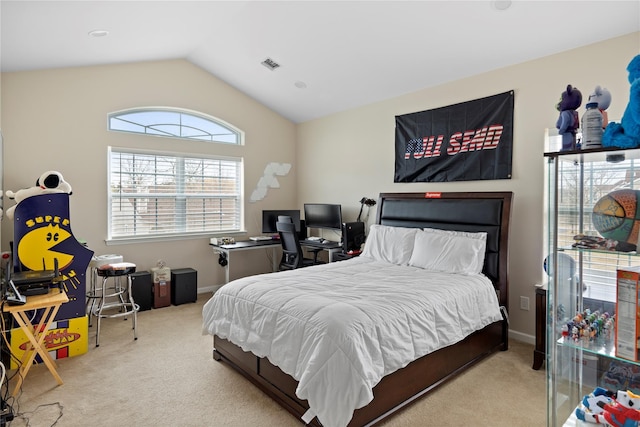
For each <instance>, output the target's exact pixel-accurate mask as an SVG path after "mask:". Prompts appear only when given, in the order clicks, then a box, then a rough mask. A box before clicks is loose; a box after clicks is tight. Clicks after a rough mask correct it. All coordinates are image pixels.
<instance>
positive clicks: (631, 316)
mask: <svg viewBox="0 0 640 427" xmlns="http://www.w3.org/2000/svg"><path fill="white" fill-rule="evenodd" d="M549 138H552V137H548V139H547V143H549ZM553 145H554V143H553V141H552V144H551V145H549V144H548V145H547V147H550V146H553ZM555 146H556V147H557V142H556V143H555ZM544 158H545V161H546V168H547V170H546V185H547V188H546V204H547V205H546V206H545V213H546V218H545V221H546V224H545V229H546V233H545V248H546V254H545V256H544V271H545V274H546V276H547V279H548V292H547V307H548V313H547V334H546V335H547V337H546V338H547V349H548V352H547V398H548V401H547V420H548V421H547V425H548V426H589V425H594V424H592V423H586V422H583V421H581V420H580V419H579V418H580V417H579V416H578V415H576V409H578V410H584V411H586V413H589V411H590V410H591V409H593V408H590V407H585V406H584V405H583V404H582V401H583V398H584V397H585V396H587V395H589V394H591V393H593V392H594V390H595V389H596V387H601V388H604V389H606V390H610V391H613V392H617V391H618V390H625V391H626V390H630V391H632V392H634V393H640V361H638V360H639V356H638V351H637V345H638V344H637V343H638V339H639V337H640V331H638V329H640V328H639V327H638V324H637V322H636V319H637V317H638V315H637V313H638V309H640V308H638V307H636V306H637V305H638V293H637V292H638V286H640V285H638V283H640V281H639V280H636V275H640V267H639V266H640V256H638V254H637V251H636V247H637V244H638V231H639V230H640V200H639V199H640V149H633V150H618V149H613V150H607V149H603V148H595V149H586V150H577V151H570V152H557V151H550V152H546V153H545V154H544Z"/></svg>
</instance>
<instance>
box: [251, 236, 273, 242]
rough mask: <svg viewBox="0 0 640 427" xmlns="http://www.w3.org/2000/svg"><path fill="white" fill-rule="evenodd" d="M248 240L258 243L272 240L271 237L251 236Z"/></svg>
mask: <svg viewBox="0 0 640 427" xmlns="http://www.w3.org/2000/svg"><path fill="white" fill-rule="evenodd" d="M249 240H253V241H254V242H260V241H262V240H273V239H272V238H271V236H252V237H249Z"/></svg>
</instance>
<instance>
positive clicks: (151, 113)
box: [109, 108, 243, 145]
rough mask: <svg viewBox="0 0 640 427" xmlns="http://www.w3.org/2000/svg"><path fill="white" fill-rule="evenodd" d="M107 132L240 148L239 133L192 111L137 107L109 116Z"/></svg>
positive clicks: (240, 139)
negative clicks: (137, 134) (206, 142)
mask: <svg viewBox="0 0 640 427" xmlns="http://www.w3.org/2000/svg"><path fill="white" fill-rule="evenodd" d="M109 130H113V131H121V132H133V133H144V134H147V135H156V136H166V137H171V138H182V139H194V140H197V141H208V142H218V143H223V144H238V145H241V144H242V143H243V141H242V132H240V131H239V130H238V129H235V128H234V127H233V126H231V125H230V124H228V123H225V122H223V121H222V120H219V119H215V118H213V117H210V116H207V115H204V114H200V113H196V112H194V111H187V110H180V109H175V108H136V109H131V110H125V111H117V112H115V113H111V114H109Z"/></svg>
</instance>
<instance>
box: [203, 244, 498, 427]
mask: <svg viewBox="0 0 640 427" xmlns="http://www.w3.org/2000/svg"><path fill="white" fill-rule="evenodd" d="M501 318H502V317H501V315H500V310H499V306H498V300H497V298H496V294H495V292H494V290H493V286H492V285H491V282H490V281H489V280H488V279H487V278H486V277H485V276H483V275H471V276H466V275H459V274H445V273H436V272H430V271H427V270H423V269H420V268H415V267H406V266H398V265H394V264H388V263H384V262H379V261H374V260H372V259H370V258H365V257H363V256H360V257H358V258H354V259H351V260H348V261H342V262H337V263H330V264H324V265H320V266H313V267H307V268H303V269H298V270H293V271H286V272H281V273H271V274H263V275H258V276H251V277H245V278H242V279H239V280H235V281H233V282H231V283H229V284H227V285H225V286H223V287H222V288H221V289H220V290H218V291H217V292H216V293H215V295H214V296H213V297H212V298H211V300H209V301H208V302H207V303H206V304H205V306H204V309H203V333H209V334H212V335H214V334H215V335H218V336H219V337H221V338H226V339H228V340H230V341H231V342H233V343H235V344H236V345H238V346H240V347H241V348H242V349H244V350H245V351H251V352H253V353H254V354H256V355H258V356H260V357H267V358H268V359H269V360H270V361H271V363H273V364H274V365H277V366H279V367H280V369H282V370H283V371H284V372H286V373H288V374H289V375H291V376H292V377H293V378H295V379H296V380H298V381H299V385H298V388H297V390H296V395H297V396H298V397H299V398H300V399H307V400H308V402H309V406H310V408H311V409H310V414H311V415H313V414H315V415H317V416H318V419H319V420H320V422H321V423H322V424H323V425H324V426H327V427H343V426H346V425H347V424H348V422H349V420H350V419H351V417H352V415H353V411H354V410H355V409H358V408H360V407H362V406H365V405H366V404H368V403H369V402H370V401H371V400H372V399H373V393H372V388H373V387H374V386H375V385H376V384H377V383H378V382H379V381H380V379H381V378H382V377H383V376H385V375H387V374H389V373H391V372H394V371H396V370H397V369H400V368H402V367H404V366H406V365H407V364H408V363H409V362H411V361H413V360H415V359H417V358H419V357H421V356H424V355H425V354H427V353H430V352H432V351H435V350H437V349H439V348H442V347H445V346H448V345H451V344H454V343H456V342H458V341H460V340H462V339H463V338H464V337H465V336H467V335H469V334H470V333H472V332H473V331H476V330H479V329H482V328H483V327H484V326H486V325H488V324H490V323H493V322H495V321H498V320H501Z"/></svg>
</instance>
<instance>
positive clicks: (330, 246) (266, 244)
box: [209, 239, 342, 283]
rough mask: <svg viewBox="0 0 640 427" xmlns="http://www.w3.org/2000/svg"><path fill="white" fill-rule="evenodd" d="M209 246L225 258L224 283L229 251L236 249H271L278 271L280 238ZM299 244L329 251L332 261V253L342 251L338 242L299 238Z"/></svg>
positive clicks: (227, 276)
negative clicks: (321, 241)
mask: <svg viewBox="0 0 640 427" xmlns="http://www.w3.org/2000/svg"><path fill="white" fill-rule="evenodd" d="M209 246H211V247H212V248H213V251H214V253H222V254H224V256H225V257H226V258H227V265H225V266H224V269H225V271H224V275H225V277H224V279H225V281H224V282H225V283H229V266H230V265H231V253H232V252H237V251H249V250H255V249H271V251H272V255H271V262H272V266H271V268H272V270H273V271H278V266H279V265H280V260H279V259H278V256H277V249H278V248H280V247H281V245H280V240H278V239H272V240H256V241H253V240H243V241H239V242H236V243H231V244H229V245H214V244H212V243H209ZM300 246H302V247H305V248H311V249H321V250H325V251H327V252H329V262H332V261H333V254H334V253H336V252H341V251H342V246H341V245H340V243H338V242H331V241H326V242H325V243H320V242H319V241H317V240H300Z"/></svg>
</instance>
